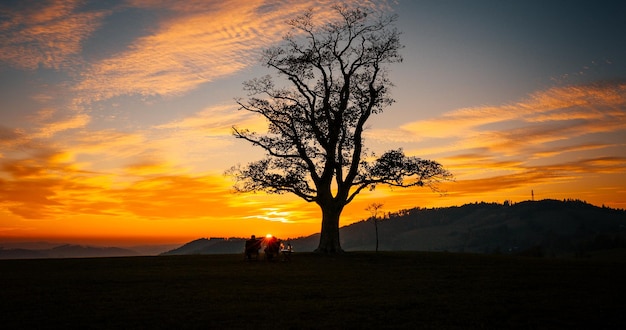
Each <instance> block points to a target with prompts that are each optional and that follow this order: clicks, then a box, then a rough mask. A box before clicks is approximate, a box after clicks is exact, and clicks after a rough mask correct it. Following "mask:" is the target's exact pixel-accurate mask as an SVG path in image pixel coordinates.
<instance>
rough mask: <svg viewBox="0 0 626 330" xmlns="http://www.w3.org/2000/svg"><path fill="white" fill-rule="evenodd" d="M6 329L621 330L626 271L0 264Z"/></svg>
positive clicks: (226, 260)
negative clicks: (495, 329) (398, 329)
mask: <svg viewBox="0 0 626 330" xmlns="http://www.w3.org/2000/svg"><path fill="white" fill-rule="evenodd" d="M0 285H1V287H2V289H1V290H0V319H1V320H2V321H1V322H2V324H1V326H0V327H1V328H2V329H24V328H83V329H86V328H109V329H110V328H116V329H129V328H145V329H154V328H205V329H207V328H208V329H230V328H247V329H253V328H276V329H321V328H330V329H339V328H342V329H346V328H349V329H354V328H361V329H363V328H367V329H372V328H394V329H395V328H410V329H424V328H425V329H429V328H431V329H442V328H497V329H504V328H589V329H591V328H593V329H601V328H624V327H625V326H626V314H625V313H626V262H610V261H594V260H564V259H532V258H515V257H510V256H508V257H507V256H488V255H469V254H448V253H418V252H409V253H378V254H376V253H365V252H363V253H358V252H352V253H346V254H344V255H341V256H337V257H325V256H318V255H314V254H305V253H303V254H296V255H295V256H294V258H293V260H292V261H290V262H281V261H275V262H266V261H262V260H260V261H247V262H246V261H243V258H242V256H239V255H209V256H207V255H198V256H171V257H131V258H99V259H45V260H0Z"/></svg>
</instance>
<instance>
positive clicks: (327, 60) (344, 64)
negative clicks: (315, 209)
mask: <svg viewBox="0 0 626 330" xmlns="http://www.w3.org/2000/svg"><path fill="white" fill-rule="evenodd" d="M334 9H335V12H336V13H337V15H336V19H334V20H332V21H330V22H328V23H325V24H316V22H315V20H314V15H313V12H312V11H308V12H306V13H304V14H302V15H301V16H299V17H296V18H294V19H292V20H290V21H289V22H288V24H289V25H290V26H291V27H292V31H291V32H290V33H289V34H287V35H286V36H285V38H284V42H283V43H282V44H280V45H278V46H275V47H271V48H268V49H267V50H266V51H265V52H264V57H263V63H264V64H265V65H266V66H267V67H268V68H270V69H273V70H275V71H276V73H277V76H278V78H280V79H281V82H282V84H278V83H277V82H276V81H275V80H274V77H272V76H269V75H268V76H264V77H261V78H255V79H252V80H249V81H247V82H245V83H244V90H245V91H247V92H248V98H246V99H239V100H237V103H238V104H239V105H240V109H241V110H244V111H248V112H251V113H255V114H257V115H259V116H262V117H263V118H265V119H266V121H267V123H268V129H267V132H263V133H258V132H252V131H249V130H247V129H242V128H238V127H233V134H234V136H235V137H236V138H240V139H243V140H246V141H248V142H250V143H252V144H253V145H255V146H258V147H261V148H262V149H264V150H265V152H266V155H267V156H266V157H265V158H264V159H261V160H259V161H255V162H252V163H249V164H247V165H246V166H240V165H238V166H234V167H233V168H231V169H230V170H229V171H228V173H229V174H231V175H232V176H233V177H234V178H235V179H236V184H235V188H236V189H237V190H238V191H241V192H251V191H265V192H268V193H279V194H281V193H292V194H295V195H296V196H299V197H300V198H302V199H304V200H305V201H307V202H315V203H317V204H318V205H319V206H320V208H321V210H322V232H321V238H320V247H319V248H318V251H320V252H325V253H333V252H340V251H341V246H340V244H339V231H338V224H339V216H340V214H341V211H342V210H343V208H344V206H345V205H347V204H348V203H350V202H351V201H352V200H353V199H354V198H355V197H356V196H357V195H358V194H359V193H360V192H361V191H362V190H363V189H365V188H369V189H373V188H374V187H375V186H376V185H378V184H385V185H390V186H396V187H410V186H428V187H431V188H433V189H436V184H437V183H438V182H440V181H442V180H448V179H450V178H451V177H452V176H451V174H450V173H449V172H448V171H447V170H445V169H444V168H443V166H442V165H441V164H439V163H438V162H435V161H431V160H425V159H420V158H417V157H409V156H406V155H405V154H404V152H403V151H402V149H396V150H390V151H387V152H385V153H383V154H382V155H381V156H380V157H376V156H375V154H374V153H371V152H369V151H368V150H367V149H366V148H365V146H364V137H363V133H364V131H365V129H366V123H367V122H368V120H369V119H370V118H371V117H372V116H373V115H376V114H379V113H381V112H382V111H383V110H384V109H385V108H386V107H388V106H390V105H391V104H392V103H393V102H394V100H393V99H392V98H391V96H390V87H392V83H391V81H390V80H389V76H388V71H387V70H388V65H389V64H392V63H398V62H401V61H402V57H401V55H400V50H401V49H402V45H401V44H400V38H399V36H400V33H399V31H398V30H397V29H396V28H395V27H394V23H395V21H396V19H397V16H385V15H382V14H381V15H378V14H376V13H375V12H374V11H372V10H370V9H368V8H360V7H356V8H351V7H347V6H345V5H336V6H335V7H334Z"/></svg>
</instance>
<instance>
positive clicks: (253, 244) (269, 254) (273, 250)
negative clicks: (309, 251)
mask: <svg viewBox="0 0 626 330" xmlns="http://www.w3.org/2000/svg"><path fill="white" fill-rule="evenodd" d="M262 248H263V252H265V259H266V260H272V259H274V258H276V257H278V256H279V255H282V256H283V260H289V259H290V258H291V253H293V248H292V247H291V243H289V242H287V245H285V244H284V243H283V241H282V240H280V239H278V238H276V237H274V236H268V237H265V238H256V236H255V235H252V236H251V237H250V239H249V240H247V241H246V248H245V257H246V259H247V260H251V259H258V258H259V251H260V250H261V249H262Z"/></svg>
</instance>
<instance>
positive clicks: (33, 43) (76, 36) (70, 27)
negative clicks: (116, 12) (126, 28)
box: [0, 0, 107, 70]
mask: <svg viewBox="0 0 626 330" xmlns="http://www.w3.org/2000/svg"><path fill="white" fill-rule="evenodd" d="M81 4H82V1H79V0H54V1H37V2H18V5H17V7H15V6H14V5H15V4H14V3H11V7H8V6H6V4H5V5H2V4H0V16H2V17H6V18H8V19H7V20H5V21H3V22H2V23H1V24H0V34H2V35H4V36H6V37H5V38H2V39H0V62H6V63H8V64H9V65H11V66H13V67H16V68H19V69H28V70H34V69H37V68H38V67H39V66H40V65H41V66H42V67H44V68H53V69H59V68H61V67H64V68H68V67H70V66H71V64H73V63H77V62H80V52H81V51H82V46H81V44H82V42H84V41H85V40H86V39H87V38H88V37H89V36H90V35H91V34H92V33H93V31H95V30H96V29H97V28H98V27H99V25H100V23H101V20H102V18H103V17H104V16H105V15H106V14H107V13H106V12H104V11H100V12H94V11H89V12H86V11H82V10H81V8H80V7H81ZM5 6H6V7H5Z"/></svg>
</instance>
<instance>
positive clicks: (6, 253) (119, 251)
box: [0, 244, 140, 259]
mask: <svg viewBox="0 0 626 330" xmlns="http://www.w3.org/2000/svg"><path fill="white" fill-rule="evenodd" d="M137 255H140V253H138V252H137V251H134V250H130V249H123V248H118V247H93V246H84V245H72V244H64V245H60V246H56V247H53V248H48V249H23V248H13V249H4V248H0V259H39V258H97V257H130V256H137Z"/></svg>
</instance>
